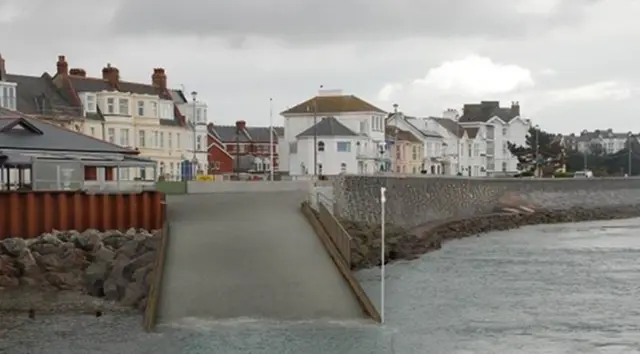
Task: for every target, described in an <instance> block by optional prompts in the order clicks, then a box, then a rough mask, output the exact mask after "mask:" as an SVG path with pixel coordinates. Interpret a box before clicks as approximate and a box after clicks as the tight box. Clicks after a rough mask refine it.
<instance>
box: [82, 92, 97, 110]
mask: <svg viewBox="0 0 640 354" xmlns="http://www.w3.org/2000/svg"><path fill="white" fill-rule="evenodd" d="M84 103H85V105H84V109H85V110H86V111H87V112H95V111H96V96H95V95H91V94H87V95H86V96H85V102H84Z"/></svg>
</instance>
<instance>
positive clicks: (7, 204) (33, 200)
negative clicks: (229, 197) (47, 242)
mask: <svg viewBox="0 0 640 354" xmlns="http://www.w3.org/2000/svg"><path fill="white" fill-rule="evenodd" d="M163 203H164V194H163V193H160V192H155V191H149V192H142V193H130V194H127V193H120V194H88V193H84V192H66V191H31V192H18V191H7V192H0V239H4V238H8V237H21V238H32V237H37V236H38V235H40V234H42V233H45V232H50V231H51V230H54V229H55V230H79V231H83V230H86V229H97V230H101V231H105V230H123V231H124V230H127V229H129V228H131V227H134V228H143V229H147V230H154V229H160V228H162V225H163V223H164V219H165V215H164V209H163Z"/></svg>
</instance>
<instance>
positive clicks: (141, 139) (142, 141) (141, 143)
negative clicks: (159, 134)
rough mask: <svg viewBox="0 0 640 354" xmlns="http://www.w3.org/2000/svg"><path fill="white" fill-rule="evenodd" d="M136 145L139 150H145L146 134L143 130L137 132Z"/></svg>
mask: <svg viewBox="0 0 640 354" xmlns="http://www.w3.org/2000/svg"><path fill="white" fill-rule="evenodd" d="M138 145H139V146H140V147H141V148H146V147H147V134H146V132H145V131H144V130H139V131H138Z"/></svg>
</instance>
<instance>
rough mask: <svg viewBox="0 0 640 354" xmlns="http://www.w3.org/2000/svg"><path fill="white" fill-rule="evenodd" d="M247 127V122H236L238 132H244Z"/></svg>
mask: <svg viewBox="0 0 640 354" xmlns="http://www.w3.org/2000/svg"><path fill="white" fill-rule="evenodd" d="M246 126H247V122H245V121H243V120H238V121H236V131H238V132H240V131H243V130H244V128H245V127H246Z"/></svg>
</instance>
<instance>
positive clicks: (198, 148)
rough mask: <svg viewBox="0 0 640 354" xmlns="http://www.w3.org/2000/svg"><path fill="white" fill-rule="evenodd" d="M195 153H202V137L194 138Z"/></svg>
mask: <svg viewBox="0 0 640 354" xmlns="http://www.w3.org/2000/svg"><path fill="white" fill-rule="evenodd" d="M196 151H202V135H198V136H196Z"/></svg>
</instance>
